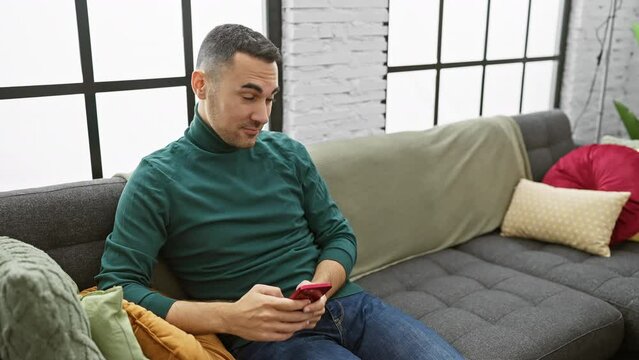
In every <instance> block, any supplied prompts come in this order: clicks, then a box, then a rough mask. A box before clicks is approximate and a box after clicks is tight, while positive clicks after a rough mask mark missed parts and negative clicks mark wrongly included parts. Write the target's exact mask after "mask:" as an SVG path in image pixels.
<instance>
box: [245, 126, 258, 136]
mask: <svg viewBox="0 0 639 360" xmlns="http://www.w3.org/2000/svg"><path fill="white" fill-rule="evenodd" d="M242 130H243V131H244V133H246V134H247V135H257V134H259V133H260V129H259V128H252V127H243V128H242Z"/></svg>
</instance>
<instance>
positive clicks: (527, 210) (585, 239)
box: [501, 179, 630, 257]
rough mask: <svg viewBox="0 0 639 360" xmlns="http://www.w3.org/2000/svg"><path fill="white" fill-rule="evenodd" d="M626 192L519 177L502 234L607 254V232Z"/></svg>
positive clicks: (622, 203)
mask: <svg viewBox="0 0 639 360" xmlns="http://www.w3.org/2000/svg"><path fill="white" fill-rule="evenodd" d="M629 197H630V193H629V192H614V191H595V190H580V189H565V188H557V187H553V186H550V185H546V184H542V183H536V182H533V181H530V180H526V179H521V180H520V182H519V184H518V185H517V188H515V193H514V194H513V198H512V200H511V202H510V207H509V208H508V211H507V212H506V216H505V217H504V221H503V223H502V225H501V235H502V236H516V237H523V238H530V239H535V240H541V241H546V242H551V243H556V244H562V245H567V246H571V247H573V248H576V249H579V250H583V251H586V252H589V253H591V254H595V255H601V256H605V257H609V256H610V248H609V247H608V243H609V242H610V236H611V235H612V230H613V229H614V227H615V223H616V222H617V218H618V217H619V214H620V213H621V209H622V208H623V206H624V204H625V203H626V201H627V200H628V198H629Z"/></svg>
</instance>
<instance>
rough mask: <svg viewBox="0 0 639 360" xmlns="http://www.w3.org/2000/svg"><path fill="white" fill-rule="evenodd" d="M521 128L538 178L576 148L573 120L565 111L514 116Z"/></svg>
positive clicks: (535, 178) (533, 171) (535, 177)
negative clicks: (571, 121)
mask: <svg viewBox="0 0 639 360" xmlns="http://www.w3.org/2000/svg"><path fill="white" fill-rule="evenodd" d="M513 118H514V119H515V121H517V124H518V125H519V128H520V129H521V133H522V136H523V138H524V144H525V145H526V151H527V152H528V160H529V161H530V167H531V170H532V174H533V179H534V180H535V181H541V179H542V178H543V177H544V175H545V174H546V172H547V171H548V169H550V167H551V166H552V165H553V164H554V163H555V162H557V160H559V159H560V158H561V157H562V156H564V155H566V154H567V153H568V152H570V151H571V150H573V149H574V148H575V143H574V142H573V140H572V132H571V131H570V121H569V120H568V117H567V116H566V114H564V113H563V112H562V111H561V110H550V111H541V112H536V113H530V114H523V115H517V116H513Z"/></svg>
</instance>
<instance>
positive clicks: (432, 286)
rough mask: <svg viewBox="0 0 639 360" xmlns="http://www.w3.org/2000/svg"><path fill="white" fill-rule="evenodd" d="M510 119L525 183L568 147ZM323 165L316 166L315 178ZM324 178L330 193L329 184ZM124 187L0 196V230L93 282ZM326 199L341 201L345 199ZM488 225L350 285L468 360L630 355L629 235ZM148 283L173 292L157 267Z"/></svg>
mask: <svg viewBox="0 0 639 360" xmlns="http://www.w3.org/2000/svg"><path fill="white" fill-rule="evenodd" d="M515 119H516V121H517V123H518V125H519V127H520V128H521V133H522V135H523V140H524V143H525V146H526V150H527V153H528V159H529V161H530V164H531V168H532V174H533V178H534V179H535V180H540V179H541V177H542V176H543V174H544V173H545V172H546V171H547V170H548V169H549V168H550V166H551V165H552V164H553V163H554V162H555V161H557V160H558V159H559V158H560V157H561V156H562V155H564V154H566V153H567V152H568V151H570V150H571V149H573V148H574V147H575V145H574V144H573V142H572V139H571V134H570V127H569V122H568V119H567V118H566V116H565V115H564V114H563V113H562V112H560V111H548V112H541V113H534V114H527V115H520V116H517V117H515ZM321 146H324V147H325V146H331V145H330V144H328V145H321ZM316 153H317V150H315V149H313V148H311V154H312V155H313V157H314V158H315V155H316ZM326 166H327V165H325V164H320V165H319V166H318V168H319V170H320V172H321V173H322V174H324V170H325V169H324V167H326ZM328 166H330V165H328ZM487 170H488V171H490V169H487ZM442 176H445V174H443V175H442ZM327 183H328V185H329V188H330V189H331V192H333V190H334V189H335V188H336V187H339V186H340V185H339V184H336V183H335V181H334V180H331V179H330V178H329V179H327ZM124 185H125V180H124V179H122V178H117V177H114V178H111V179H101V180H93V181H86V182H78V183H70V184H63V185H56V186H49V187H43V188H37V189H26V190H17V191H10V192H4V193H0V235H7V236H10V237H13V238H15V239H20V240H23V241H25V242H28V243H30V244H32V245H34V246H36V247H38V248H40V249H42V250H44V251H46V252H47V253H48V254H49V255H50V256H51V257H52V258H53V259H54V260H55V261H56V262H58V263H59V264H60V266H61V267H62V268H63V269H64V270H65V271H66V272H67V273H68V274H69V275H70V276H71V277H72V278H73V279H74V280H75V281H76V283H77V285H78V287H79V288H80V289H84V288H88V287H90V286H93V285H94V284H95V282H94V279H93V276H94V275H95V274H97V272H98V270H99V263H100V257H101V253H102V250H103V246H104V239H105V238H106V236H107V235H108V234H109V233H110V232H111V229H112V226H113V218H114V213H115V208H116V205H117V202H118V198H119V195H120V193H121V191H122V189H123V188H124ZM504 191H508V192H512V189H505V190H504ZM337 192H338V193H339V191H337ZM336 201H337V202H338V203H339V204H340V206H341V204H342V203H344V202H348V201H349V199H347V198H345V197H344V196H343V195H341V196H337V197H336ZM389 206H390V204H389ZM346 215H347V217H348V214H346ZM416 225H418V224H416ZM357 230H358V229H357V227H355V231H356V233H357V232H358V231H357ZM493 230H495V231H493V232H487V233H484V234H477V236H476V237H474V238H473V239H471V240H469V241H464V242H463V243H462V244H461V245H457V246H453V247H448V248H445V249H442V250H438V251H435V252H432V253H429V254H426V255H420V256H416V257H413V258H411V259H407V260H405V261H401V262H399V263H396V264H389V266H387V267H384V268H383V269H382V270H379V271H376V272H373V273H371V274H364V273H362V274H359V275H360V276H359V277H358V278H357V280H356V281H357V282H358V283H359V284H360V285H361V286H363V287H364V288H365V289H367V290H368V291H370V292H372V293H374V294H376V295H378V296H380V297H381V298H383V299H384V300H386V301H387V302H388V303H390V304H393V305H395V306H397V307H399V308H401V309H402V310H404V311H405V312H407V313H408V314H410V315H412V316H414V317H415V318H417V319H419V320H421V321H423V322H425V323H426V324H428V325H429V326H431V327H432V328H434V329H435V330H436V331H438V332H439V333H440V334H441V335H442V336H443V337H444V338H445V339H447V340H448V341H449V342H450V343H452V344H453V346H455V347H456V348H457V349H458V350H459V351H460V352H461V353H462V354H463V355H464V356H465V357H466V358H469V359H607V358H613V357H615V358H618V359H631V358H639V243H623V244H621V245H619V246H616V247H613V248H612V251H613V254H612V257H610V258H600V257H596V256H590V255H588V254H586V253H583V252H581V251H578V250H574V249H571V248H567V247H563V246H559V245H552V244H547V243H542V242H538V241H532V240H526V239H515V238H503V237H501V236H499V234H498V233H497V232H496V230H497V229H493ZM424 236H425V237H426V236H428V230H427V229H425V230H424ZM358 241H359V242H360V244H362V243H364V244H365V243H366V241H367V239H366V238H361V237H359V238H358ZM390 246H394V247H397V246H401V244H397V243H393V244H391V245H390ZM380 251H383V250H380ZM416 255H417V254H416ZM0 276H1V275H0ZM153 281H154V286H155V287H157V288H159V289H160V290H163V291H164V292H166V293H168V294H170V295H173V296H176V297H180V296H183V294H181V292H180V289H179V286H177V285H176V283H175V280H174V279H172V277H171V275H170V272H168V271H167V269H166V268H165V267H163V266H162V265H161V263H160V265H159V266H158V267H157V268H156V273H155V275H154V280H153Z"/></svg>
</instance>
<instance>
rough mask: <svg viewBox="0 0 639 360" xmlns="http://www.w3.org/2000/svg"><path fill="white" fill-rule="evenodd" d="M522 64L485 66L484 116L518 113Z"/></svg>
mask: <svg viewBox="0 0 639 360" xmlns="http://www.w3.org/2000/svg"><path fill="white" fill-rule="evenodd" d="M523 67H524V66H523V64H521V63H516V64H504V65H490V66H486V78H485V80H484V108H483V114H482V115H484V116H491V115H516V114H518V113H519V95H520V94H521V71H522V69H523Z"/></svg>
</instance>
